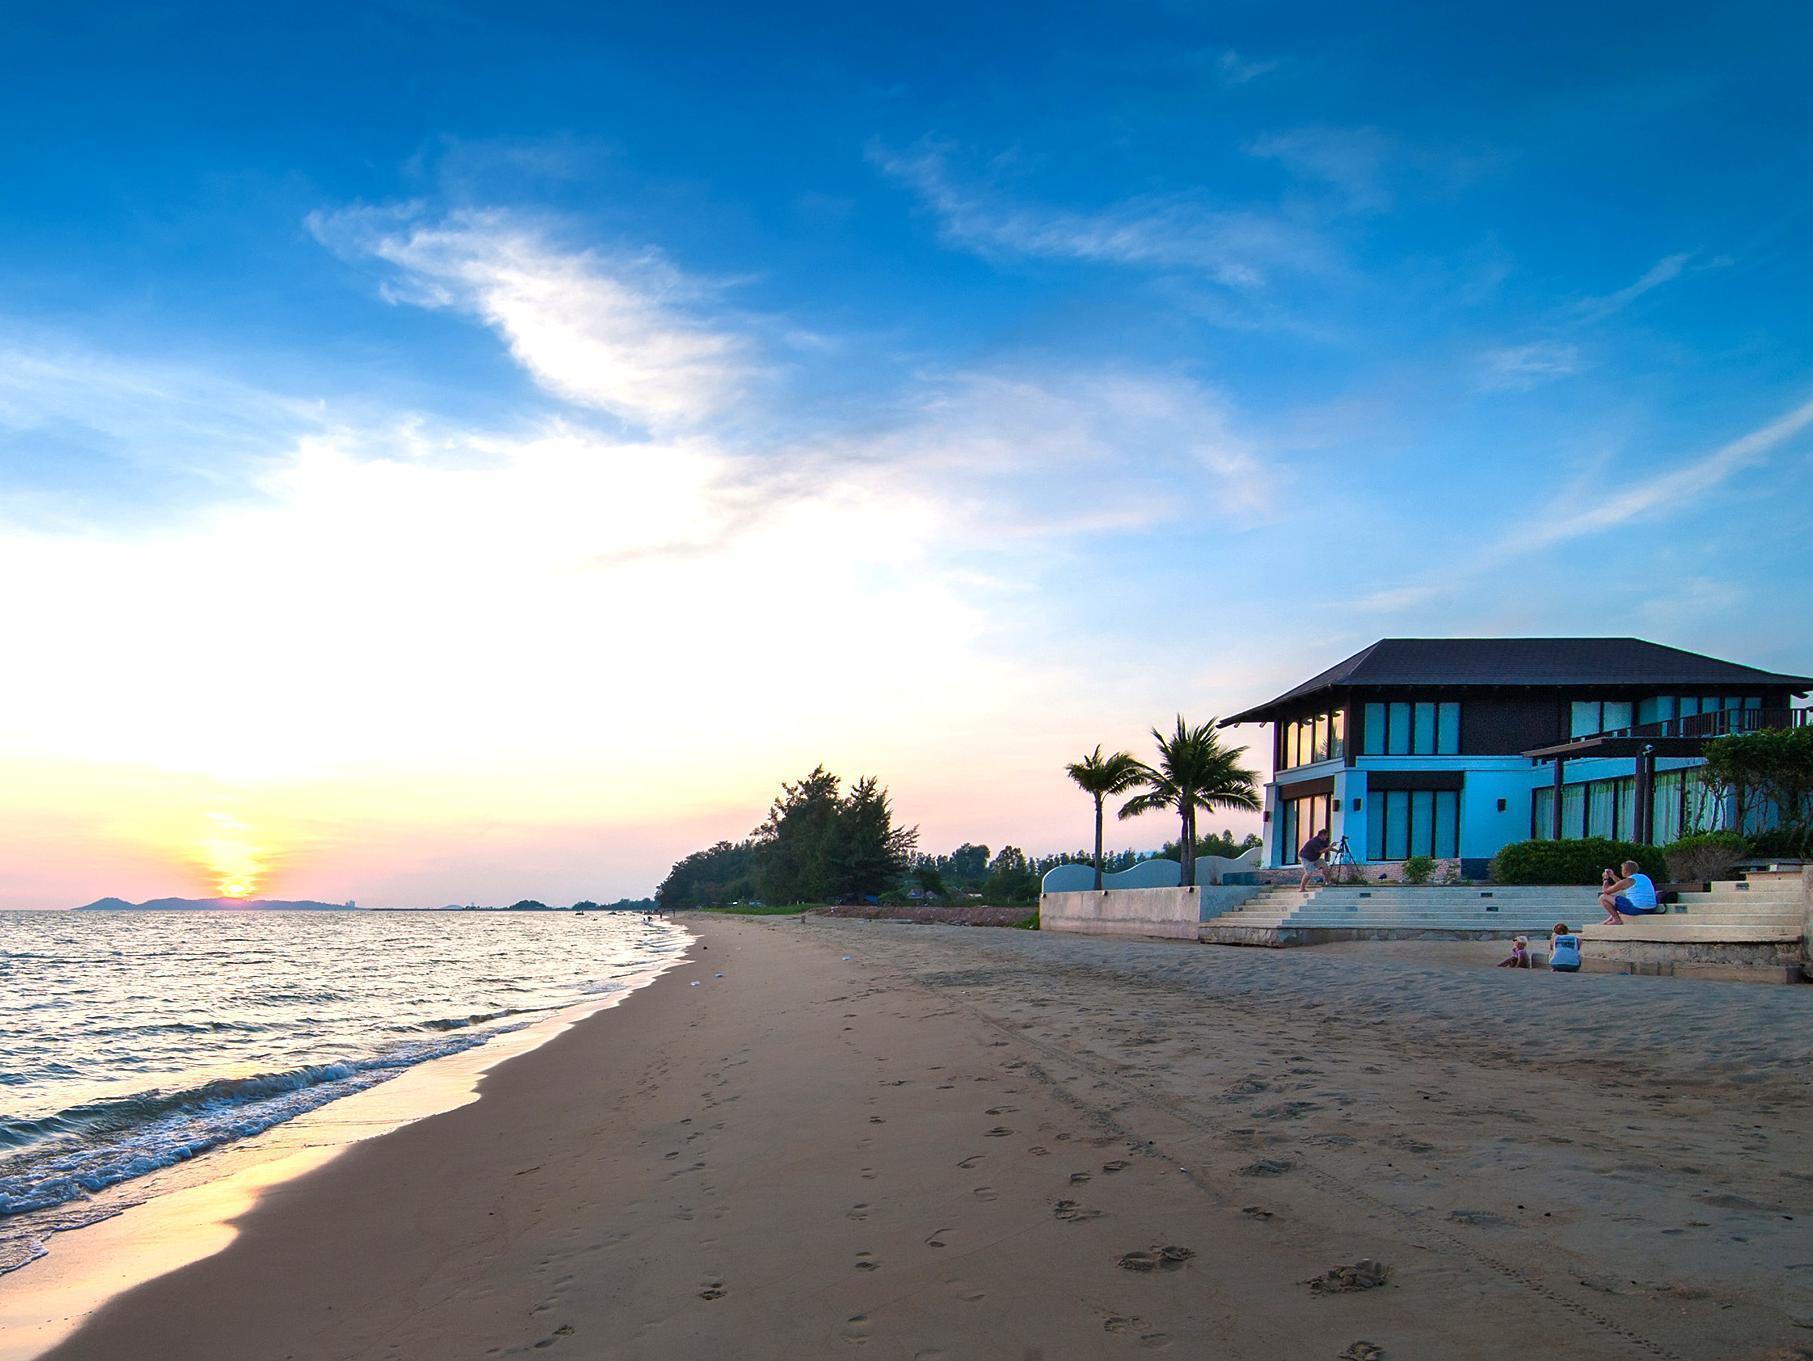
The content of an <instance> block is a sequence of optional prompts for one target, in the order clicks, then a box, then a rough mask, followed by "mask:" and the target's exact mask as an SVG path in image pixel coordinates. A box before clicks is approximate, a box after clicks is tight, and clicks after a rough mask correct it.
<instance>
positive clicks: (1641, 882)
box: [1599, 860, 1662, 926]
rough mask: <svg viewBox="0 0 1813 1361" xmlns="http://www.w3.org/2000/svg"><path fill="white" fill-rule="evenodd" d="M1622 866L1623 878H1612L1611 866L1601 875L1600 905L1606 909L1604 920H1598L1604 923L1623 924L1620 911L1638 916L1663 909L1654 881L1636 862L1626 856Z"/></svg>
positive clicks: (1611, 924) (1610, 924)
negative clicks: (1602, 886)
mask: <svg viewBox="0 0 1813 1361" xmlns="http://www.w3.org/2000/svg"><path fill="white" fill-rule="evenodd" d="M1623 868H1624V877H1623V878H1622V879H1614V878H1612V872H1611V871H1610V870H1607V871H1606V872H1605V874H1604V876H1603V879H1602V882H1603V883H1604V889H1603V891H1602V892H1601V893H1600V894H1599V906H1600V907H1602V908H1604V909H1605V920H1604V922H1602V923H1601V925H1603V926H1622V925H1624V917H1623V916H1621V915H1620V914H1621V913H1628V914H1629V915H1630V916H1633V917H1641V916H1646V915H1648V914H1649V913H1651V912H1660V911H1661V910H1662V908H1661V904H1660V902H1659V901H1658V900H1657V898H1656V886H1655V883H1654V882H1653V881H1652V880H1651V879H1650V877H1649V876H1648V875H1647V874H1645V873H1643V871H1642V869H1641V867H1639V866H1638V864H1637V862H1636V861H1635V860H1626V861H1625V862H1624V866H1623Z"/></svg>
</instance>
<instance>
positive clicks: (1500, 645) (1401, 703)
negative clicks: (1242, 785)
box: [1222, 638, 1813, 874]
mask: <svg viewBox="0 0 1813 1361" xmlns="http://www.w3.org/2000/svg"><path fill="white" fill-rule="evenodd" d="M1809 690H1813V678H1809V677H1806V676H1788V675H1778V674H1776V673H1774V672H1770V671H1759V670H1757V669H1756V668H1754V667H1749V666H1740V665H1738V664H1737V663H1735V662H1725V661H1719V660H1718V659H1717V658H1713V657H1705V656H1701V655H1699V654H1698V653H1693V652H1684V651H1682V650H1681V649H1679V648H1672V647H1663V646H1661V645H1659V644H1656V643H1650V642H1645V641H1644V640H1642V639H1641V638H1385V639H1381V640H1380V641H1379V642H1376V643H1374V644H1373V645H1372V646H1371V647H1369V648H1366V649H1365V650H1364V651H1362V652H1357V653H1355V654H1354V655H1353V656H1351V657H1349V658H1348V659H1347V660H1346V661H1344V662H1341V663H1340V664H1339V665H1337V666H1334V667H1331V668H1330V669H1328V670H1327V671H1324V672H1323V673H1322V674H1321V675H1319V676H1313V677H1311V678H1310V679H1309V680H1306V681H1304V682H1303V683H1302V684H1301V685H1298V686H1296V687H1294V688H1293V689H1291V690H1288V691H1286V692H1285V693H1284V694H1282V695H1279V696H1278V697H1277V698H1276V699H1273V700H1271V701H1269V702H1268V703H1265V704H1261V705H1259V706H1258V707H1256V708H1252V709H1248V710H1246V711H1244V712H1243V713H1238V714H1235V715H1233V716H1232V717H1231V718H1227V719H1224V720H1223V721H1222V726H1223V727H1227V726H1230V725H1233V724H1240V723H1270V724H1272V725H1273V733H1272V769H1273V771H1274V772H1275V773H1274V775H1273V777H1272V779H1271V781H1270V782H1269V783H1268V784H1267V785H1266V786H1265V828H1264V839H1265V850H1264V863H1265V864H1267V865H1273V866H1278V865H1291V864H1295V863H1296V862H1297V858H1298V855H1297V848H1298V847H1299V846H1300V845H1302V843H1303V842H1304V841H1306V840H1308V839H1309V837H1310V835H1311V834H1312V833H1313V832H1315V831H1316V830H1317V829H1319V828H1324V827H1326V828H1328V829H1329V834H1330V836H1331V837H1333V838H1335V839H1336V840H1339V839H1340V838H1341V837H1343V836H1344V837H1346V838H1347V843H1348V847H1349V850H1350V851H1351V853H1352V855H1353V858H1354V859H1355V860H1358V861H1368V862H1372V861H1394V860H1403V859H1405V858H1407V857H1409V856H1412V855H1427V856H1432V857H1435V858H1437V859H1449V858H1455V859H1460V860H1462V861H1464V862H1467V863H1466V864H1465V866H1464V868H1465V869H1466V872H1468V873H1469V874H1478V873H1483V871H1484V867H1485V862H1486V861H1487V860H1488V859H1489V858H1490V857H1491V856H1492V855H1494V854H1495V853H1496V852H1497V851H1498V850H1499V848H1501V847H1503V846H1505V845H1507V844H1509V843H1510V842H1513V841H1522V840H1525V839H1527V838H1530V837H1579V836H1608V837H1616V838H1621V839H1624V840H1635V841H1653V842H1657V843H1666V842H1669V841H1672V840H1674V839H1675V838H1676V837H1678V836H1680V835H1681V834H1682V833H1683V831H1691V830H1695V829H1696V828H1703V827H1707V826H1714V825H1718V822H1719V819H1720V818H1722V817H1723V816H1724V813H1723V811H1722V810H1721V809H1719V808H1717V807H1713V806H1709V805H1708V803H1707V801H1706V800H1704V799H1701V798H1699V797H1697V796H1698V794H1699V790H1698V784H1697V781H1696V780H1695V779H1694V774H1693V772H1694V768H1695V767H1697V766H1699V765H1700V764H1702V761H1703V758H1702V755H1701V751H1702V748H1703V745H1704V743H1705V741H1706V740H1707V739H1708V738H1710V737H1717V736H1722V735H1724V734H1726V733H1730V732H1741V731H1748V730H1751V729H1754V728H1762V727H1782V726H1788V725H1791V724H1799V723H1803V722H1806V721H1807V714H1808V711H1807V710H1805V709H1795V708H1794V707H1793V701H1794V700H1795V699H1796V698H1798V697H1801V696H1804V695H1805V694H1806V693H1807V692H1808V691H1809Z"/></svg>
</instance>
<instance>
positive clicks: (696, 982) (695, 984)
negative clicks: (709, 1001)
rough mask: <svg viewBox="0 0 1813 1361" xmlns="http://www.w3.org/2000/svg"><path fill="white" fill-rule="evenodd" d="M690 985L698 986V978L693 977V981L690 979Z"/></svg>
mask: <svg viewBox="0 0 1813 1361" xmlns="http://www.w3.org/2000/svg"><path fill="white" fill-rule="evenodd" d="M690 986H692V987H695V988H696V987H698V986H699V980H698V979H696V978H695V979H693V981H692V983H691V985H690Z"/></svg>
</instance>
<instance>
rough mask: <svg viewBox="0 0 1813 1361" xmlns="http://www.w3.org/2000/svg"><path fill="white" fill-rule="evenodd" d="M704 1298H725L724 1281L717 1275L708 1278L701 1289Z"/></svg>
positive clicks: (700, 1292)
mask: <svg viewBox="0 0 1813 1361" xmlns="http://www.w3.org/2000/svg"><path fill="white" fill-rule="evenodd" d="M699 1298H700V1299H702V1300H721V1299H723V1298H724V1282H722V1281H720V1280H718V1279H717V1278H716V1277H709V1278H707V1280H706V1282H705V1285H704V1287H703V1288H702V1289H701V1290H700V1291H699Z"/></svg>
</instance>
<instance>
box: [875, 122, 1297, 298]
mask: <svg viewBox="0 0 1813 1361" xmlns="http://www.w3.org/2000/svg"><path fill="white" fill-rule="evenodd" d="M869 154H870V159H871V160H872V161H873V162H874V163H875V164H876V165H877V166H878V167H880V169H881V170H882V171H883V172H884V173H885V174H887V175H888V176H890V177H891V178H893V179H896V180H898V181H900V182H901V183H903V184H906V185H908V186H910V187H911V188H912V189H914V190H915V191H917V192H918V194H919V195H920V197H921V198H922V199H923V200H924V201H925V203H926V205H927V206H928V207H930V208H931V209H932V211H933V212H935V213H936V214H937V215H938V218H939V221H940V226H941V230H942V232H943V235H944V238H945V240H946V241H947V242H949V243H950V244H951V245H954V246H958V247H961V248H963V249H965V250H970V251H974V252H976V253H977V254H980V255H984V256H1000V255H1025V256H1033V257H1037V258H1042V259H1053V260H1081V261H1090V262H1095V263H1102V264H1114V265H1125V266H1130V267H1136V268H1144V269H1154V270H1184V271H1189V272H1192V273H1198V274H1202V275H1204V276H1206V277H1207V278H1209V279H1212V280H1213V281H1214V282H1216V283H1218V284H1222V285H1224V286H1227V287H1230V288H1238V289H1257V288H1261V287H1263V286H1264V285H1265V284H1266V283H1267V282H1268V281H1270V280H1271V279H1272V278H1273V277H1274V276H1276V275H1278V274H1282V273H1319V272H1326V271H1328V270H1330V269H1332V268H1333V260H1332V258H1331V254H1330V252H1329V250H1328V248H1327V246H1326V244H1325V243H1324V242H1323V241H1322V240H1321V238H1320V237H1319V236H1318V235H1317V234H1316V233H1315V232H1314V231H1313V230H1311V229H1310V228H1308V227H1306V226H1304V225H1302V224H1300V223H1297V222H1294V221H1292V220H1291V219H1289V218H1287V217H1284V216H1281V215H1278V214H1273V213H1265V212H1256V211H1230V210H1224V209H1216V208H1212V207H1210V206H1208V205H1207V204H1206V203H1204V202H1203V201H1202V200H1201V199H1200V198H1199V197H1197V196H1194V195H1184V194H1172V195H1145V196H1141V197H1138V198H1133V199H1127V200H1125V201H1123V202H1120V203H1117V204H1114V205H1112V206H1110V207H1107V208H1103V209H1100V210H1097V211H1093V212H1090V211H1077V210H1073V209H1067V208H1058V207H1052V206H1048V205H1044V204H1036V203H1025V202H1020V201H1017V200H1015V199H1013V198H1011V197H1009V196H1006V195H1003V194H999V193H996V192H994V191H992V190H989V189H986V188H972V187H967V186H964V185H961V184H959V183H958V182H957V180H956V179H954V178H953V177H952V175H951V174H950V172H949V169H948V167H947V165H946V163H945V158H944V156H943V155H942V154H941V153H939V152H938V151H936V150H932V149H924V148H922V149H920V150H918V151H916V152H914V153H912V154H910V155H897V154H894V153H892V152H888V151H885V150H883V149H881V148H879V147H872V148H871V149H870V153H869Z"/></svg>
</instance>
